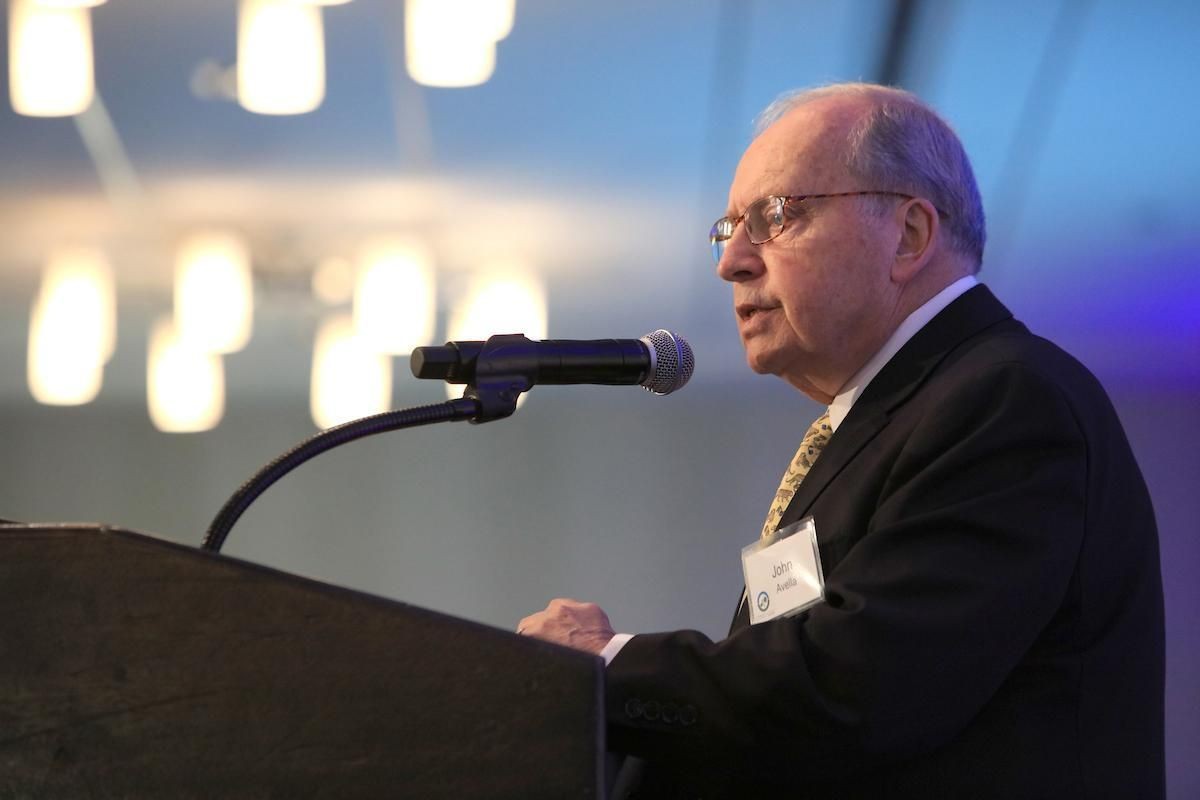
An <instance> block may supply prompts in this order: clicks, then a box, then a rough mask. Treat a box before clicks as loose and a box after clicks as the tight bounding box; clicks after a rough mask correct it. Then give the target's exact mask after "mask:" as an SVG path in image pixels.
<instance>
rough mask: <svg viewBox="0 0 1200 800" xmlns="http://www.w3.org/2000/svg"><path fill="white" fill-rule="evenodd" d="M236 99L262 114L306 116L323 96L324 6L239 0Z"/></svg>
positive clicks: (276, 1) (290, 1) (282, 1)
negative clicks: (322, 20) (322, 19)
mask: <svg viewBox="0 0 1200 800" xmlns="http://www.w3.org/2000/svg"><path fill="white" fill-rule="evenodd" d="M237 79H238V102H239V103H241V105H242V108H245V109H246V110H247V111H253V112H255V113H258V114H303V113H305V112H308V111H312V110H313V109H315V108H316V107H317V106H319V105H321V101H322V100H323V99H324V98H325V33H324V29H323V27H322V24H321V9H320V8H318V7H317V6H314V5H311V4H308V3H297V2H293V0H241V2H240V4H239V6H238V55H237Z"/></svg>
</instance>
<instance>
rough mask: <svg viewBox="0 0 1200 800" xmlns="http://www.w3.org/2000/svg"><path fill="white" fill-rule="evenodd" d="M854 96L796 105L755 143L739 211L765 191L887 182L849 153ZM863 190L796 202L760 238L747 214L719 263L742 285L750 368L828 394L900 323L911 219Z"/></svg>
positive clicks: (742, 329) (739, 303)
mask: <svg viewBox="0 0 1200 800" xmlns="http://www.w3.org/2000/svg"><path fill="white" fill-rule="evenodd" d="M847 103H848V101H846V100H844V99H843V100H838V101H835V102H833V103H830V102H828V101H816V102H813V103H810V104H807V105H804V106H801V107H799V108H797V109H794V110H793V111H791V112H789V113H788V114H787V115H786V116H785V117H784V118H783V119H781V120H779V121H778V122H776V123H775V124H774V125H772V126H771V127H770V128H768V129H767V130H766V131H765V132H763V134H762V135H761V136H759V137H758V138H757V139H756V140H755V141H754V142H753V143H752V144H751V145H750V147H749V148H748V149H747V150H746V153H745V155H744V156H743V157H742V160H741V163H740V164H739V165H738V168H737V173H736V174H735V176H734V180H733V184H732V186H731V187H730V190H729V209H728V212H727V213H728V214H729V215H730V216H731V217H732V216H738V215H740V214H742V213H743V212H744V211H745V209H746V207H747V206H748V205H750V204H751V203H753V202H754V201H755V200H758V199H759V198H761V197H764V196H766V195H798V194H823V193H833V192H844V191H859V190H878V189H888V188H891V187H886V186H862V185H859V184H860V183H861V181H859V180H857V179H855V178H854V177H852V176H851V175H850V174H849V172H848V171H847V170H846V168H845V167H843V166H842V165H841V164H840V163H839V157H840V148H841V146H842V144H841V143H842V142H843V141H844V137H843V135H842V133H841V131H843V130H844V126H845V125H846V124H848V118H847V117H846V114H847V113H853V109H852V108H849V109H848V108H847ZM894 217H895V215H889V216H885V217H882V218H880V217H878V216H876V215H874V214H871V213H868V212H867V211H865V210H864V209H863V208H862V206H861V204H860V203H859V202H858V201H856V199H855V198H852V197H835V198H828V199H820V200H806V201H804V202H802V203H793V204H789V205H788V206H787V208H786V210H785V217H784V219H785V227H784V231H783V233H781V234H780V235H779V236H778V237H776V238H775V239H772V240H771V241H769V242H766V243H764V244H760V245H754V244H751V243H750V240H749V238H748V237H747V235H746V230H745V223H744V222H743V223H742V224H741V225H738V228H737V230H736V231H735V232H734V235H733V238H731V239H730V240H729V242H728V245H727V247H726V249H725V254H724V255H723V256H722V258H721V263H720V264H719V265H718V267H717V273H718V274H719V275H720V276H721V277H722V278H723V279H725V280H727V281H729V282H730V283H732V284H733V303H734V311H735V313H736V315H737V322H738V331H739V333H740V334H741V338H742V344H743V345H744V346H745V348H746V359H747V361H748V362H749V364H750V367H751V369H753V370H754V371H755V372H759V373H771V374H775V375H778V376H780V377H782V378H784V379H785V380H787V381H788V382H789V383H791V384H792V385H794V386H795V387H796V388H798V389H800V390H801V391H803V392H804V393H805V394H807V395H809V396H810V397H813V398H814V399H816V400H818V401H820V402H829V401H830V400H831V399H832V398H833V396H834V395H835V394H837V392H838V390H839V389H841V388H842V385H843V384H844V383H845V381H846V380H848V379H849V378H850V377H851V376H852V375H853V374H854V373H855V372H857V371H858V369H859V368H860V367H861V366H862V365H863V364H864V363H865V362H866V360H867V359H868V358H870V357H871V355H872V354H873V353H874V352H876V350H878V349H879V348H880V347H881V346H882V345H883V342H884V341H885V340H886V339H887V336H888V334H889V333H890V332H891V330H893V329H894V327H895V325H896V324H898V322H899V320H896V319H894V316H895V312H896V310H897V307H898V295H899V292H898V287H896V286H895V285H894V284H893V283H892V281H891V279H890V268H891V264H892V258H893V256H894V255H895V254H896V250H897V246H898V244H899V241H900V234H901V227H900V224H899V221H898V220H897V219H895V218H894Z"/></svg>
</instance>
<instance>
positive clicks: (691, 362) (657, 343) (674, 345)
mask: <svg viewBox="0 0 1200 800" xmlns="http://www.w3.org/2000/svg"><path fill="white" fill-rule="evenodd" d="M641 341H642V342H643V343H644V344H645V345H646V347H647V348H649V350H650V354H651V357H652V359H653V361H654V369H653V370H651V372H650V374H649V375H648V376H647V377H646V380H644V381H642V386H644V387H645V388H646V390H647V391H650V392H654V394H670V393H671V392H673V391H675V390H676V389H682V388H683V385H684V384H685V383H687V382H688V379H689V378H691V377H692V370H694V369H695V368H696V359H695V357H693V356H692V347H691V345H689V344H688V343H687V340H685V339H684V338H683V337H682V336H680V335H679V334H677V333H672V332H671V331H666V330H662V329H661V328H660V329H659V330H656V331H654V332H653V333H647V334H646V335H645V336H643V337H642V339H641Z"/></svg>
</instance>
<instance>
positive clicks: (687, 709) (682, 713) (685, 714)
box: [679, 705, 698, 725]
mask: <svg viewBox="0 0 1200 800" xmlns="http://www.w3.org/2000/svg"><path fill="white" fill-rule="evenodd" d="M697 716H698V715H697V714H696V707H695V706H691V705H689V706H684V707H683V708H681V709H679V722H680V724H683V725H693V724H695V722H696V717H697Z"/></svg>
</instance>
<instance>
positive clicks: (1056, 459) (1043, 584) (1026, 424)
mask: <svg viewBox="0 0 1200 800" xmlns="http://www.w3.org/2000/svg"><path fill="white" fill-rule="evenodd" d="M905 424H908V425H910V426H911V430H910V432H909V434H908V435H907V437H906V438H905V440H904V443H903V445H902V446H901V448H900V450H899V452H898V454H896V455H895V457H894V458H891V459H890V462H889V463H888V464H884V465H881V466H880V469H881V470H884V471H885V473H886V474H885V476H884V478H883V480H882V482H881V483H879V484H878V486H879V487H881V488H879V489H878V490H876V489H872V491H871V493H870V494H869V495H867V494H863V495H861V496H860V495H859V494H854V493H855V492H856V491H858V490H857V489H856V487H847V488H846V491H847V492H850V493H852V494H853V496H855V497H857V498H858V499H859V500H861V502H864V503H869V504H871V505H872V506H873V508H874V511H873V513H870V514H869V515H867V516H865V517H863V518H866V519H869V524H868V525H867V529H866V530H865V531H853V532H846V533H849V534H851V535H854V536H856V537H860V538H858V540H857V542H856V543H855V544H854V545H853V547H852V548H851V549H850V550H849V551H848V553H847V554H846V556H845V558H844V559H843V560H842V561H841V562H840V563H838V564H837V565H836V566H835V567H834V568H833V569H832V570H831V571H830V572H829V573H828V574H827V575H826V602H824V603H822V604H820V605H818V606H816V607H815V608H814V609H812V610H810V611H809V612H807V613H806V614H803V615H800V616H797V617H792V618H788V619H781V620H775V621H773V622H769V623H765V624H760V625H755V626H751V627H749V628H746V629H743V630H741V631H739V632H738V633H737V634H735V635H733V636H732V637H730V638H728V639H726V640H724V641H721V642H712V641H710V640H709V639H707V638H706V637H705V636H703V635H702V634H700V633H697V632H695V631H677V632H673V633H661V634H649V635H640V636H636V637H634V638H633V639H632V640H631V641H630V642H629V643H628V644H627V645H626V646H625V647H624V649H623V650H622V651H621V652H620V654H619V655H618V656H617V657H616V658H615V659H614V660H613V662H612V664H611V665H610V666H609V668H608V671H607V689H608V691H607V704H608V719H609V738H610V745H611V746H612V747H613V748H614V749H617V750H620V751H623V752H627V753H631V754H634V755H638V756H642V757H645V758H649V759H653V760H655V761H660V762H665V763H675V764H678V765H680V766H685V765H688V764H704V763H711V760H713V759H720V760H723V761H727V760H734V761H737V760H738V759H743V760H745V761H746V762H747V763H750V762H751V760H753V763H754V764H756V765H761V764H762V763H763V757H764V754H767V755H768V757H769V754H771V753H776V752H777V753H781V754H784V753H786V757H787V762H786V763H787V768H788V769H797V768H804V769H807V770H810V771H813V770H815V771H817V772H824V773H825V774H828V775H830V776H834V777H835V776H836V775H837V774H838V773H839V772H840V771H843V770H845V769H849V768H852V767H853V766H856V765H862V764H864V763H871V762H873V761H889V760H892V759H897V758H904V757H906V756H911V755H915V754H918V753H921V752H926V751H929V750H931V749H933V748H936V747H938V746H939V745H941V744H944V743H945V742H947V741H948V740H949V739H950V738H951V737H953V736H954V735H955V734H956V733H957V732H958V731H960V730H962V729H963V728H964V727H965V726H966V725H967V723H968V722H969V721H970V720H971V719H972V718H973V716H974V715H976V714H977V713H978V712H979V710H980V709H981V708H982V707H983V706H984V704H985V703H987V701H988V700H989V698H990V697H992V695H993V694H994V693H995V692H996V690H997V689H998V687H999V686H1000V685H1001V684H1002V683H1003V682H1004V681H1005V680H1006V679H1008V678H1009V677H1010V674H1011V673H1012V671H1013V670H1014V667H1015V666H1016V665H1017V663H1018V662H1019V661H1020V660H1021V659H1022V658H1023V657H1024V656H1025V654H1026V653H1027V652H1028V650H1029V649H1030V647H1031V645H1032V644H1033V643H1034V641H1035V640H1036V639H1037V637H1038V636H1039V634H1040V633H1041V632H1042V631H1043V629H1044V628H1045V627H1046V626H1047V624H1048V623H1049V621H1050V620H1051V619H1052V618H1053V617H1054V615H1055V613H1056V611H1057V610H1058V609H1059V607H1060V605H1061V604H1062V601H1063V598H1064V596H1065V594H1066V593H1067V592H1068V591H1069V588H1070V586H1071V576H1072V574H1073V571H1074V566H1075V562H1076V560H1077V557H1078V553H1079V550H1080V546H1081V542H1082V538H1083V531H1084V508H1085V501H1086V497H1085V494H1086V486H1087V480H1086V474H1087V446H1086V441H1085V439H1084V437H1083V435H1082V433H1081V431H1080V426H1079V424H1078V422H1077V421H1076V419H1075V416H1074V414H1073V412H1072V409H1071V406H1070V404H1069V403H1068V402H1067V400H1066V398H1065V396H1064V394H1063V392H1062V391H1061V390H1060V389H1059V388H1058V386H1056V385H1055V383H1054V381H1053V380H1051V379H1050V378H1048V377H1047V376H1043V375H1041V374H1039V373H1038V372H1036V371H1035V370H1033V369H1032V368H1030V367H1028V366H1026V365H1023V364H1018V363H1004V364H995V365H992V366H990V367H988V368H987V370H986V371H985V372H984V373H983V374H974V375H971V376H970V377H969V379H968V380H963V381H961V382H960V384H958V385H957V386H956V387H955V388H952V389H950V390H947V391H943V392H941V393H940V395H939V396H938V398H937V399H934V400H931V401H927V402H926V407H925V408H924V409H923V410H921V411H920V412H916V411H914V412H913V415H912V416H911V417H910V420H909V421H906V423H905ZM862 456H863V454H860V456H859V457H862ZM840 486H841V484H839V482H838V481H837V480H835V481H834V482H833V483H831V484H830V486H829V487H827V488H826V490H825V492H826V494H828V493H832V492H838V491H840V488H839V487H840ZM820 503H821V501H820V500H819V501H818V504H817V506H815V507H814V509H815V511H816V512H817V514H818V515H817V517H816V518H817V524H818V526H820V524H821V517H820V516H819V508H820ZM664 709H670V713H669V714H665V713H664ZM685 711H686V713H683V712H685Z"/></svg>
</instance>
